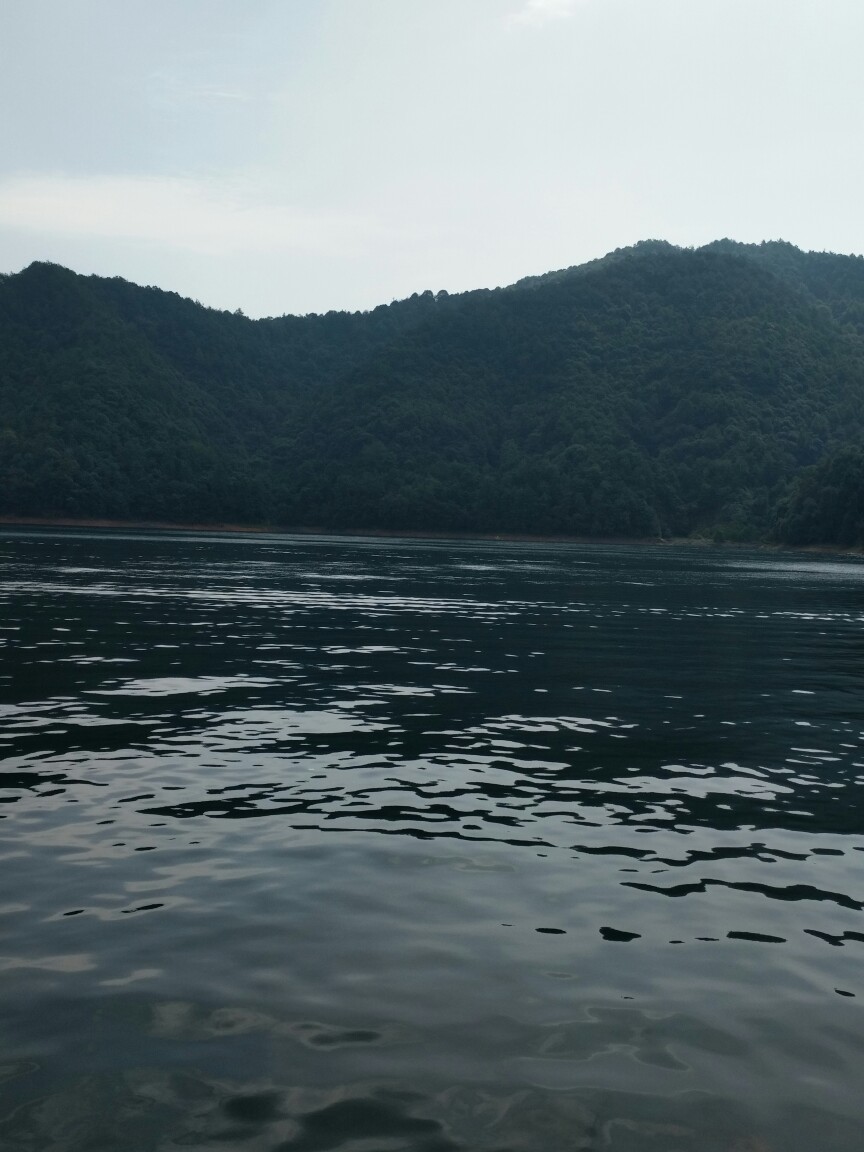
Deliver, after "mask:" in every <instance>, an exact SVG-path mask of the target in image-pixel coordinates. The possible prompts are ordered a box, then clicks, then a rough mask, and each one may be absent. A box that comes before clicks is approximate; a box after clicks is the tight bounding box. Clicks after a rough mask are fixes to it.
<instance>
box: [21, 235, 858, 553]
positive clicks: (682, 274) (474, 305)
mask: <svg viewBox="0 0 864 1152" xmlns="http://www.w3.org/2000/svg"><path fill="white" fill-rule="evenodd" d="M862 434H864V259H862V258H861V257H853V256H838V255H836V254H833V253H805V252H802V251H801V250H800V249H797V248H795V247H794V246H793V245H790V244H787V243H786V242H781V241H772V242H767V243H765V244H762V245H741V244H739V243H737V242H735V241H730V240H720V241H715V242H713V243H712V244H709V245H705V246H703V247H701V248H698V249H682V248H677V247H675V246H674V245H670V244H668V243H667V242H665V241H644V242H642V243H641V244H639V245H635V246H633V247H631V248H628V249H619V250H616V251H615V252H613V253H609V254H608V255H607V256H606V257H603V258H601V259H600V260H598V261H591V262H589V263H588V264H587V265H580V266H576V267H575V268H571V269H560V270H558V271H556V272H551V273H547V274H545V275H543V276H540V277H527V278H523V279H522V280H520V281H517V282H516V283H515V284H513V285H509V286H507V287H503V288H494V289H477V290H473V291H471V292H466V293H456V294H449V293H446V292H440V293H432V292H431V291H428V292H424V293H415V294H414V295H413V296H411V297H408V298H406V299H405V300H401V301H394V302H392V303H391V304H383V305H379V306H378V307H376V308H374V309H372V310H371V311H368V312H353V313H348V312H328V313H324V314H314V313H313V314H309V315H307V316H302V317H300V316H282V317H269V318H262V319H260V320H251V319H249V318H247V317H245V316H243V315H242V314H238V313H230V312H220V311H217V310H215V309H210V308H207V307H206V306H203V305H200V304H198V303H196V302H194V301H190V300H187V299H184V298H183V297H180V296H179V295H177V294H176V293H171V292H167V291H165V290H163V289H160V288H154V287H149V288H143V287H140V286H138V285H134V284H132V283H130V282H128V281H126V280H123V279H121V278H119V277H114V278H110V279H108V278H102V277H97V276H80V275H79V274H77V273H74V272H72V271H70V270H68V269H64V268H62V266H60V265H55V264H50V263H46V262H36V263H34V264H31V265H29V266H28V267H27V268H26V269H22V270H21V271H20V272H18V273H13V274H7V275H5V276H3V277H0V513H2V514H6V515H41V516H45V515H48V516H52V515H53V516H65V517H70V516H82V517H96V518H104V517H110V518H117V519H146V520H161V521H174V522H178V521H179V522H188V521H196V522H203V523H207V522H209V523H215V522H226V521H230V522H238V523H244V522H245V523H250V524H251V523H255V524H262V523H263V524H273V525H280V526H289V527H304V526H312V525H314V526H317V527H324V528H340V529H352V528H355V529H362V530H371V529H375V528H379V529H383V530H417V531H435V532H439V531H459V532H464V531H475V532H492V533H495V532H504V533H507V532H515V533H529V534H541V535H587V536H594V537H604V536H605V537H613V536H614V537H622V536H623V537H631V536H632V537H636V536H638V537H645V536H652V535H664V536H676V537H681V536H688V535H694V534H695V535H706V534H707V535H709V536H713V537H717V538H727V537H731V538H739V539H764V538H767V537H768V536H770V535H772V533H773V534H776V533H777V532H778V531H781V532H782V531H786V532H787V534H788V533H789V532H792V533H793V535H794V524H795V523H796V522H798V521H800V517H798V521H796V514H795V500H796V498H798V499H802V500H804V499H809V500H810V501H811V503H812V501H813V490H812V483H813V482H812V480H807V481H806V483H804V481H803V480H802V477H804V473H805V470H806V469H808V468H813V467H817V466H818V465H820V464H821V463H824V462H825V461H826V460H829V459H831V458H833V456H834V455H835V454H837V453H840V454H841V456H842V454H843V453H844V452H845V453H847V454H848V452H849V451H850V450H851V451H853V452H854V451H855V450H857V446H858V445H859V444H860V443H861V440H862ZM842 458H843V459H847V465H843V466H844V467H849V468H852V471H853V472H854V467H853V465H852V464H851V463H848V457H847V456H843V457H842ZM829 472H830V469H829ZM826 475H828V473H826ZM831 475H832V476H834V480H832V484H834V486H835V487H836V475H835V473H831ZM802 483H803V484H804V489H806V490H807V491H806V493H805V492H804V489H802V488H801V484H802ZM796 485H797V487H796ZM808 486H809V487H808ZM799 489H800V491H799ZM796 494H797V495H796ZM847 499H848V497H847ZM841 519H842V517H841ZM812 520H813V517H812V516H811V517H810V521H809V523H810V529H809V531H810V534H811V535H812V532H813V524H812ZM844 523H846V525H847V527H846V529H844V531H845V532H846V534H847V536H848V534H849V531H852V532H853V535H854V531H857V529H854V530H853V529H850V527H849V523H850V521H849V518H848V516H847V517H846V518H845V520H844ZM784 525H785V528H784V527H783V526H784ZM817 535H818V529H817ZM826 542H830V541H826Z"/></svg>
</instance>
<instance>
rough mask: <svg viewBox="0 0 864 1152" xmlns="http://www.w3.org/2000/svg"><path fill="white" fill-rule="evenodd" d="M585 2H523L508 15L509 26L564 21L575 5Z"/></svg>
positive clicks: (539, 0) (527, 0)
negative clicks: (516, 9) (515, 10)
mask: <svg viewBox="0 0 864 1152" xmlns="http://www.w3.org/2000/svg"><path fill="white" fill-rule="evenodd" d="M584 2H585V0H525V3H524V4H523V6H522V7H521V8H520V9H519V10H518V11H517V12H513V13H511V14H510V16H509V17H508V20H509V22H510V23H511V24H534V25H537V24H548V23H550V21H553V20H564V19H566V18H567V17H568V16H571V15H572V14H573V10H574V8H575V7H576V6H577V4H581V3H584Z"/></svg>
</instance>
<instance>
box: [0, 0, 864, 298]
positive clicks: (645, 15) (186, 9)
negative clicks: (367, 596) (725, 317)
mask: <svg viewBox="0 0 864 1152" xmlns="http://www.w3.org/2000/svg"><path fill="white" fill-rule="evenodd" d="M0 101H2V109H3V115H2V117H0V253H2V257H0V270H2V271H10V272H11V271H17V270H18V269H19V268H21V267H23V266H25V265H26V264H28V263H30V261H32V260H52V261H55V262H57V263H61V264H65V265H67V266H69V267H71V268H74V269H75V270H77V271H80V272H97V273H99V274H101V275H112V276H113V275H120V276H123V277H125V278H126V279H129V280H134V281H136V282H138V283H143V284H157V285H159V286H160V287H163V288H167V289H171V290H174V291H177V292H180V293H182V294H183V295H187V296H192V297H194V298H196V299H198V300H200V301H201V302H202V303H205V304H210V305H212V306H214V307H218V308H229V309H231V310H233V309H235V308H238V307H240V308H243V310H244V311H245V312H247V313H248V314H249V315H253V316H259V315H279V314H282V313H284V312H300V313H304V312H312V311H319V312H320V311H326V310H327V309H330V308H348V309H356V308H371V307H374V306H375V305H376V304H380V303H386V302H389V301H390V300H392V299H394V298H401V297H404V296H407V295H410V294H411V293H412V292H414V291H423V290H424V289H426V288H431V289H432V290H433V291H437V290H439V289H441V288H446V289H447V290H448V291H451V292H453V291H459V290H462V289H466V288H476V287H493V286H495V285H498V284H506V283H511V282H512V281H514V280H517V279H518V278H519V277H521V276H525V275H530V274H535V273H540V272H544V271H548V270H550V269H553V268H561V267H566V266H567V265H570V264H578V263H582V262H583V261H585V260H588V259H592V258H594V257H596V256H601V255H603V253H605V252H607V251H609V250H611V249H613V248H618V247H622V246H624V245H627V244H632V243H634V242H635V241H637V240H640V239H647V238H663V239H667V240H671V241H673V242H674V243H678V244H692V245H698V244H703V243H705V242H707V241H709V240H712V239H715V238H717V237H720V236H731V237H733V238H735V239H739V240H748V241H758V240H763V239H775V238H783V239H786V240H791V241H792V242H793V243H795V244H798V245H800V246H801V247H804V248H816V249H830V250H833V251H838V252H856V253H860V252H862V251H864V0H0Z"/></svg>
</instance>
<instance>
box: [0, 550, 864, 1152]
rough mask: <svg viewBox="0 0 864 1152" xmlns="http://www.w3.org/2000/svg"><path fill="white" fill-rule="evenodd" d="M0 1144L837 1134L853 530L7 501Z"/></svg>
mask: <svg viewBox="0 0 864 1152" xmlns="http://www.w3.org/2000/svg"><path fill="white" fill-rule="evenodd" d="M0 598H2V611H0V646H2V649H0V651H2V662H0V717H2V725H0V744H2V753H0V755H2V757H3V760H2V764H0V818H2V819H0V853H2V869H3V871H2V876H3V889H2V893H0V905H2V906H0V913H2V915H0V932H2V936H0V971H2V988H3V993H2V1004H0V1037H2V1055H0V1078H2V1085H0V1146H2V1147H3V1148H4V1150H8V1152H46V1150H50V1152H102V1150H103V1149H104V1150H105V1152H115V1150H117V1149H128V1150H132V1152H139V1150H145V1149H146V1150H153V1152H167V1150H168V1149H174V1148H181V1147H182V1148H188V1149H196V1150H199V1149H200V1150H203V1149H214V1150H215V1149H222V1150H226V1149H228V1150H231V1149H235V1148H236V1149H243V1150H249V1152H265V1150H266V1152H271V1150H272V1152H277V1150H278V1152H322V1150H336V1149H338V1150H340V1152H402V1150H405V1152H409V1150H410V1152H450V1150H457V1149H466V1150H475V1149H476V1150H478V1152H571V1150H583V1149H584V1150H589V1149H590V1150H600V1149H604V1150H612V1152H715V1150H716V1152H813V1150H814V1149H820V1150H824V1152H847V1150H848V1152H853V1150H855V1152H859V1150H860V1148H861V1146H862V1136H861V1124H862V1120H864V1095H862V1092H861V1079H862V1071H864V1027H862V1024H864V1020H862V1017H861V1016H860V1015H859V1013H860V1012H861V1010H862V1004H864V967H862V960H864V917H862V908H864V885H862V865H864V857H862V855H861V853H862V852H864V788H862V785H864V743H862V742H864V694H862V686H864V661H862V655H864V564H862V563H861V562H859V561H858V560H856V559H852V558H837V557H824V556H815V555H799V554H795V553H769V552H749V551H744V550H731V549H712V548H701V549H700V548H673V547H664V546H658V547H627V546H621V545H617V546H612V545H610V546H602V545H575V544H548V545H541V544H533V543H531V544H528V543H511V542H491V541H490V542H461V541H460V542H440V541H408V540H384V539H351V538H332V537H331V538H328V537H294V536H251V535H250V536H221V535H216V534H211V535H207V534H159V533H150V534H147V533H141V534H136V533H132V532H128V533H123V532H113V533H110V532H105V533H101V534H100V533H87V532H73V531H59V530H58V531H43V532H36V531H34V532H28V531H24V530H11V529H9V530H5V531H4V532H2V533H0Z"/></svg>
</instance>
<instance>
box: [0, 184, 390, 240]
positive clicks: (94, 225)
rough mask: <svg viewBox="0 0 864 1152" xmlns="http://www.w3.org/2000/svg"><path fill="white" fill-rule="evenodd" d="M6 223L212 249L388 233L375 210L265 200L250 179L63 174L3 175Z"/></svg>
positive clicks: (1, 214)
mask: <svg viewBox="0 0 864 1152" xmlns="http://www.w3.org/2000/svg"><path fill="white" fill-rule="evenodd" d="M0 228H4V229H9V230H12V231H21V232H28V233H31V234H32V233H34V232H35V233H39V234H40V235H42V236H45V237H51V236H61V237H74V238H76V239H82V240H86V239H87V238H88V237H89V238H92V239H103V240H104V239H107V240H126V241H137V242H141V243H146V244H155V245H161V246H164V247H166V248H178V249H186V250H188V251H193V252H199V253H202V254H207V255H228V254H233V253H239V252H250V251H257V252H272V251H274V250H283V251H284V250H292V249H293V250H304V251H318V252H330V253H336V252H338V253H340V254H342V255H346V256H352V255H357V254H358V253H360V252H362V251H364V250H366V249H367V248H368V247H369V246H370V245H371V244H372V243H373V242H375V241H378V240H380V238H381V237H382V235H383V233H384V229H382V228H381V227H380V226H379V225H377V224H376V223H375V221H374V220H371V219H369V218H367V217H362V216H354V215H351V214H336V213H331V214H328V213H326V212H322V213H315V214H312V213H310V212H305V211H302V210H298V209H296V208H294V207H292V206H290V205H286V204H280V203H272V202H269V203H268V202H262V200H261V199H260V197H259V196H256V195H255V194H253V192H252V189H251V186H250V185H249V184H247V183H246V182H244V181H232V180H225V179H221V180H194V179H189V178H183V177H169V176H69V175H63V174H58V175H17V176H10V177H7V178H5V179H2V180H0Z"/></svg>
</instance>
